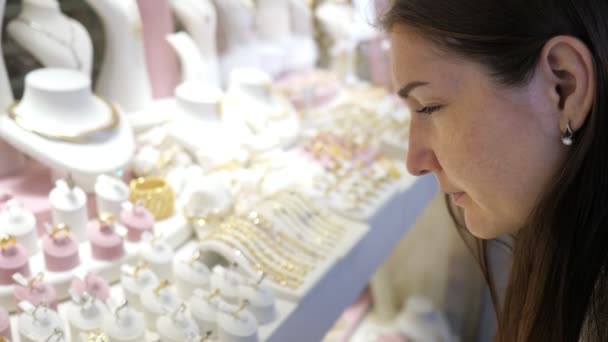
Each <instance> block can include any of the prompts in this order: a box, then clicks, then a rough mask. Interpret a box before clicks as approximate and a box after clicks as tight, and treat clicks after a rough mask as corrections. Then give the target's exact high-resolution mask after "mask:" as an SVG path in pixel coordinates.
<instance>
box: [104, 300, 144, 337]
mask: <svg viewBox="0 0 608 342" xmlns="http://www.w3.org/2000/svg"><path fill="white" fill-rule="evenodd" d="M111 311H112V314H110V315H106V317H105V319H104V322H103V331H104V332H105V333H106V334H107V335H108V337H109V338H110V341H113V342H114V341H118V342H142V341H145V340H144V334H145V331H146V329H145V324H144V317H143V315H142V314H141V313H140V312H137V311H135V310H133V309H131V308H130V307H129V306H128V302H127V301H124V302H123V303H122V304H121V305H120V306H118V307H117V308H115V309H113V310H111Z"/></svg>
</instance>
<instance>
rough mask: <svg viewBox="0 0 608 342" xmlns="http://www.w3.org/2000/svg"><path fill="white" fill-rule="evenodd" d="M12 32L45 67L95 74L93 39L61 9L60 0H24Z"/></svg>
mask: <svg viewBox="0 0 608 342" xmlns="http://www.w3.org/2000/svg"><path fill="white" fill-rule="evenodd" d="M6 31H7V33H8V35H9V36H10V37H11V38H12V39H14V40H15V41H16V42H17V43H18V44H19V45H20V46H21V47H23V48H24V49H26V50H27V51H28V52H29V53H30V54H31V55H32V56H34V57H35V58H36V59H37V60H38V61H40V63H41V64H42V65H44V66H45V67H54V68H69V69H75V70H78V71H81V72H82V73H84V74H85V75H87V76H89V77H91V72H92V70H93V42H92V41H91V37H90V36H89V33H88V31H87V30H86V28H85V27H84V26H83V25H82V24H80V23H79V22H78V21H76V20H74V19H71V18H69V17H68V16H66V15H65V14H63V13H62V12H61V8H60V7H59V1H57V0H23V1H22V7H21V12H20V13H19V16H18V17H17V18H16V19H13V20H11V21H10V22H9V23H8V25H7V28H6Z"/></svg>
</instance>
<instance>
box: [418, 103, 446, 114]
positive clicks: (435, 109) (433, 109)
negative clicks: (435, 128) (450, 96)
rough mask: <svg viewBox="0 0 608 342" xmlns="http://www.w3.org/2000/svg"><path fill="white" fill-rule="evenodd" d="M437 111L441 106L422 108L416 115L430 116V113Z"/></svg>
mask: <svg viewBox="0 0 608 342" xmlns="http://www.w3.org/2000/svg"><path fill="white" fill-rule="evenodd" d="M439 109H441V105H435V106H428V107H423V108H421V109H419V110H417V111H416V113H420V114H432V113H434V112H436V111H438V110H439Z"/></svg>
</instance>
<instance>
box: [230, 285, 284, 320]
mask: <svg viewBox="0 0 608 342" xmlns="http://www.w3.org/2000/svg"><path fill="white" fill-rule="evenodd" d="M260 282H261V281H259V282H258V283H256V284H251V285H241V286H239V296H240V297H241V298H242V299H245V300H247V301H248V302H249V304H250V305H249V311H251V313H252V314H253V315H254V316H255V318H256V320H257V322H258V323H259V324H260V325H265V324H268V323H270V322H272V321H274V320H275V319H276V318H277V310H276V306H275V301H276V299H275V297H274V295H273V294H272V291H270V290H268V289H267V288H264V287H262V286H260V284H259V283H260Z"/></svg>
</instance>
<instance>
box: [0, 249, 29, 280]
mask: <svg viewBox="0 0 608 342" xmlns="http://www.w3.org/2000/svg"><path fill="white" fill-rule="evenodd" d="M15 273H21V274H22V275H24V276H26V277H27V276H29V275H30V266H29V262H28V255H27V251H26V250H25V247H23V246H22V245H20V244H16V245H15V246H11V247H8V248H6V249H3V250H1V251H0V285H11V284H13V274H15Z"/></svg>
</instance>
